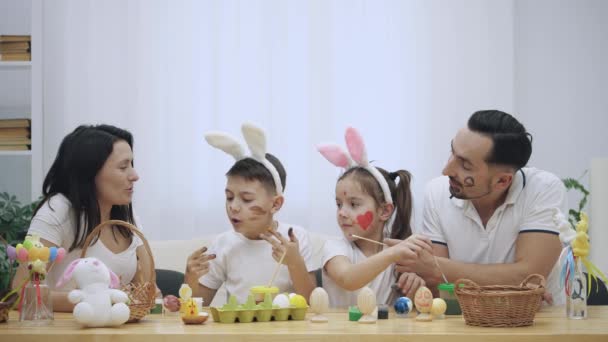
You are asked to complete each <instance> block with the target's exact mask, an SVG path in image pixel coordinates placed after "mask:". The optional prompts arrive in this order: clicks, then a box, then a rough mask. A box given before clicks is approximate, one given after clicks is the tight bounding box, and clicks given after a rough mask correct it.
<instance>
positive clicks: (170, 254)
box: [149, 232, 337, 306]
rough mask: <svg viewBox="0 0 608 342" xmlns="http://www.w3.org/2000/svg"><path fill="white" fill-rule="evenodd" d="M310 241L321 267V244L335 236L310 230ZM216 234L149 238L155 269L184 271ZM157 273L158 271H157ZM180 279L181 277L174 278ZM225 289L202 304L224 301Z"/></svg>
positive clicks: (315, 258) (315, 262) (316, 265)
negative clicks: (196, 252)
mask: <svg viewBox="0 0 608 342" xmlns="http://www.w3.org/2000/svg"><path fill="white" fill-rule="evenodd" d="M309 234H310V241H311V245H312V257H313V265H314V268H315V269H318V268H320V267H321V257H322V250H323V245H324V243H325V241H326V240H327V239H331V238H337V237H336V236H329V235H325V234H319V233H314V232H310V233H309ZM215 237H216V235H209V236H201V237H197V238H192V239H190V240H151V241H149V244H150V248H151V249H152V254H153V255H154V264H155V268H156V269H157V270H170V271H177V272H182V273H183V272H184V271H185V269H186V260H187V259H188V256H189V255H190V254H192V252H194V251H195V250H197V249H198V248H201V247H203V246H210V244H211V242H213V240H214V239H215ZM157 274H158V271H157ZM175 281H180V282H181V279H177V278H176V279H175ZM226 297H227V296H226V291H225V290H224V288H223V287H222V288H220V289H219V290H218V292H217V293H216V295H215V298H214V299H213V301H212V302H211V303H205V304H204V305H211V306H219V305H222V304H224V303H225V302H226Z"/></svg>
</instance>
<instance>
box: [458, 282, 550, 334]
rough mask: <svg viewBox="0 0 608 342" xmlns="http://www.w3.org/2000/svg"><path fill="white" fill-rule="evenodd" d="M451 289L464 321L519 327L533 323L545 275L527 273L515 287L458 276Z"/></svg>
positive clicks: (470, 323) (472, 323)
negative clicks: (480, 283)
mask: <svg viewBox="0 0 608 342" xmlns="http://www.w3.org/2000/svg"><path fill="white" fill-rule="evenodd" d="M533 280H536V283H535V282H533ZM461 284H464V286H463V287H461ZM454 292H455V293H456V297H457V298H458V302H459V303H460V307H461V308H462V314H463V316H464V320H465V322H466V324H468V325H475V326H480V327H521V326H526V325H532V323H533V322H534V315H535V314H536V312H537V311H538V309H539V308H540V305H541V301H542V296H543V293H545V278H544V277H543V276H541V275H540V274H531V275H529V276H528V277H526V279H524V281H523V282H522V283H521V284H520V285H519V286H513V285H490V286H479V285H477V284H476V283H474V282H473V281H471V280H468V279H459V280H457V281H456V283H454Z"/></svg>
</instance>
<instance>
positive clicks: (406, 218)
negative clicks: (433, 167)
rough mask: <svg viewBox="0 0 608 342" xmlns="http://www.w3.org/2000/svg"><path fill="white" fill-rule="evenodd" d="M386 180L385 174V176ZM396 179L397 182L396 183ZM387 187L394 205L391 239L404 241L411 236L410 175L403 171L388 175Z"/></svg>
mask: <svg viewBox="0 0 608 342" xmlns="http://www.w3.org/2000/svg"><path fill="white" fill-rule="evenodd" d="M385 178H386V174H385ZM397 178H399V182H398V183H397ZM387 181H388V183H389V187H390V188H391V196H392V197H393V203H394V205H395V221H394V222H393V226H392V227H391V239H400V240H403V239H406V238H408V237H409V236H410V235H412V226H411V219H412V192H411V190H410V184H411V181H412V174H411V173H409V172H408V171H405V170H398V171H395V172H391V173H388V179H387Z"/></svg>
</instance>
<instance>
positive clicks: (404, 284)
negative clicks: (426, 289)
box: [397, 273, 426, 298]
mask: <svg viewBox="0 0 608 342" xmlns="http://www.w3.org/2000/svg"><path fill="white" fill-rule="evenodd" d="M397 286H398V287H399V290H400V291H401V293H402V294H403V295H405V296H406V297H408V298H414V295H415V294H416V290H418V288H419V287H420V286H426V283H425V282H424V279H422V278H420V277H419V276H418V275H417V274H416V273H403V274H401V275H400V276H399V279H398V280H397Z"/></svg>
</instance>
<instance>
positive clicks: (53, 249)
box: [49, 247, 57, 262]
mask: <svg viewBox="0 0 608 342" xmlns="http://www.w3.org/2000/svg"><path fill="white" fill-rule="evenodd" d="M56 257H57V247H51V248H49V261H50V262H53V261H55V258H56Z"/></svg>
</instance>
